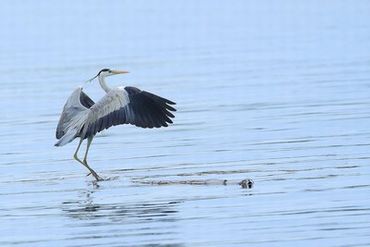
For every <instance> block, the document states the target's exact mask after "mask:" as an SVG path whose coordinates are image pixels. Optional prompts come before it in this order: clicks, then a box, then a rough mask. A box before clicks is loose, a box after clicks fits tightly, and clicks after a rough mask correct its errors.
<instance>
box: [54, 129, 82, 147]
mask: <svg viewBox="0 0 370 247" xmlns="http://www.w3.org/2000/svg"><path fill="white" fill-rule="evenodd" d="M76 134H77V131H76V130H75V129H74V130H70V131H68V132H67V133H66V134H65V135H64V136H62V137H61V138H60V139H59V141H58V142H57V143H55V145H54V146H56V147H60V146H64V145H66V144H67V143H70V142H71V141H73V140H74V139H75V137H76Z"/></svg>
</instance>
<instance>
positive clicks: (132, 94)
mask: <svg viewBox="0 0 370 247" xmlns="http://www.w3.org/2000/svg"><path fill="white" fill-rule="evenodd" d="M108 71H109V72H111V73H112V74H113V73H114V71H111V70H108V69H104V70H102V71H100V72H99V74H98V75H97V76H96V77H98V78H99V82H100V85H101V86H102V88H103V89H104V91H106V95H105V96H104V97H103V98H102V99H100V100H99V101H98V102H96V103H94V101H93V100H92V99H91V98H90V97H89V96H88V95H87V94H85V93H84V92H83V91H82V88H81V87H80V88H77V89H76V90H74V91H73V93H72V94H71V96H70V97H69V98H68V99H67V102H66V104H65V105H64V108H63V112H62V114H61V117H60V120H59V123H58V126H57V130H56V138H57V139H58V140H59V141H58V142H57V143H56V144H55V146H63V145H65V144H67V143H69V142H71V141H73V140H74V139H75V138H77V137H79V138H80V143H79V145H78V147H77V150H76V152H75V155H74V158H75V159H76V160H77V161H79V162H80V163H81V164H83V165H84V166H85V167H86V168H88V169H89V170H90V172H91V173H92V174H93V176H94V177H95V178H96V179H97V180H100V179H101V178H100V177H99V176H98V175H97V174H96V172H95V171H94V170H93V169H91V168H90V167H89V166H88V164H87V160H86V158H87V153H88V150H89V147H90V144H91V142H92V139H93V137H94V136H95V135H96V134H97V133H98V132H100V131H102V130H104V129H108V128H110V127H112V126H115V125H120V124H132V125H135V126H137V127H142V128H160V127H167V126H168V123H172V120H171V118H174V115H173V114H172V113H171V111H176V110H175V108H173V107H172V106H171V105H173V104H175V103H174V102H172V101H170V100H168V99H165V98H162V97H160V96H157V95H155V94H152V93H149V92H146V91H141V90H140V89H138V88H135V87H117V88H114V89H110V88H109V87H108V86H107V84H106V83H105V81H104V77H105V76H108V75H110V74H108V75H105V76H103V73H102V72H107V73H108ZM116 73H117V74H118V73H123V72H116ZM85 139H88V142H87V149H86V153H85V158H84V160H83V161H81V160H80V159H79V158H78V157H77V152H78V150H79V148H80V146H81V144H82V142H83V140H85Z"/></svg>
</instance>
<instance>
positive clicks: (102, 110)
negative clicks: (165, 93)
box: [82, 87, 176, 138]
mask: <svg viewBox="0 0 370 247" xmlns="http://www.w3.org/2000/svg"><path fill="white" fill-rule="evenodd" d="M174 104H175V103H174V102H172V101H170V100H168V99H165V98H162V97H160V96H157V95H155V94H152V93H149V92H146V91H141V90H140V89H138V88H135V87H125V88H123V87H119V88H116V89H113V90H111V91H109V92H108V93H107V94H106V95H105V96H104V97H103V98H102V99H101V100H100V101H99V102H97V103H96V104H95V105H93V106H92V107H91V108H90V112H89V115H88V117H87V122H86V125H85V128H84V130H83V134H82V135H83V137H84V138H86V137H89V136H93V135H95V134H96V133H97V132H100V131H102V130H104V129H108V128H109V127H111V126H115V125H119V124H132V125H136V126H138V127H142V128H153V127H155V128H160V127H167V126H168V123H172V120H171V118H174V117H175V116H174V115H173V114H172V113H171V111H176V109H175V108H173V107H172V106H171V105H174Z"/></svg>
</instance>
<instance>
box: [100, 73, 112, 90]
mask: <svg viewBox="0 0 370 247" xmlns="http://www.w3.org/2000/svg"><path fill="white" fill-rule="evenodd" d="M98 79H99V83H100V86H101V87H102V88H103V90H104V91H105V92H107V93H108V92H109V91H110V87H108V85H107V83H106V82H105V78H104V77H103V76H98Z"/></svg>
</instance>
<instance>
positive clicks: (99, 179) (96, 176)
mask: <svg viewBox="0 0 370 247" xmlns="http://www.w3.org/2000/svg"><path fill="white" fill-rule="evenodd" d="M93 138H94V137H89V138H88V139H87V146H86V152H85V157H84V160H83V163H84V166H85V167H86V168H87V169H89V171H90V173H91V174H92V175H93V176H94V177H95V179H96V180H97V181H101V180H103V179H102V178H101V177H99V175H98V174H97V173H96V172H95V171H94V170H93V169H92V168H91V167H90V166H89V165H88V164H87V154H88V153H89V149H90V145H91V142H92V140H93ZM88 175H90V174H88Z"/></svg>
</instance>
